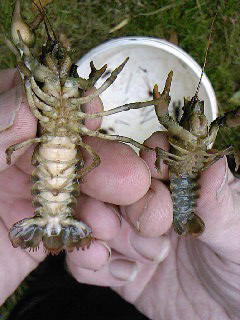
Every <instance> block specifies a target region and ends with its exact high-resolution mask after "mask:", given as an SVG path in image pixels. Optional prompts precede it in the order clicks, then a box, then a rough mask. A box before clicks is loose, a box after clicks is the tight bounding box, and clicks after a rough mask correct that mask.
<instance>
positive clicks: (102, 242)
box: [98, 240, 112, 261]
mask: <svg viewBox="0 0 240 320" xmlns="http://www.w3.org/2000/svg"><path fill="white" fill-rule="evenodd" d="M98 242H99V243H101V244H102V245H103V246H104V247H105V248H106V249H107V250H108V261H109V260H110V258H111V254H112V250H111V248H110V247H109V245H108V244H107V243H106V242H105V241H103V240H98Z"/></svg>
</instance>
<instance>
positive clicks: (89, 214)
mask: <svg viewBox="0 0 240 320" xmlns="http://www.w3.org/2000/svg"><path fill="white" fill-rule="evenodd" d="M75 217H76V218H77V219H79V220H82V221H84V223H86V224H87V225H88V226H89V227H90V228H91V229H92V232H93V236H94V238H97V239H100V240H103V241H107V240H111V239H113V238H114V237H116V235H117V234H118V233H119V231H120V228H121V217H120V214H119V213H118V212H117V209H116V208H115V207H114V206H113V205H108V204H106V203H103V202H101V201H99V200H96V199H94V198H91V197H88V196H86V195H83V194H82V195H80V197H79V199H78V205H77V208H76V211H75Z"/></svg>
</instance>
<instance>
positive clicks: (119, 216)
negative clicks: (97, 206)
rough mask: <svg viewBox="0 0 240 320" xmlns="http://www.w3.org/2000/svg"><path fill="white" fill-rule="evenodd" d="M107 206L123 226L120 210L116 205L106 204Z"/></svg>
mask: <svg viewBox="0 0 240 320" xmlns="http://www.w3.org/2000/svg"><path fill="white" fill-rule="evenodd" d="M106 206H107V207H108V208H109V209H111V210H112V211H113V212H114V214H115V215H116V216H117V217H118V219H119V221H120V225H121V224H122V216H121V214H120V212H119V210H118V209H117V206H114V205H112V204H109V203H106Z"/></svg>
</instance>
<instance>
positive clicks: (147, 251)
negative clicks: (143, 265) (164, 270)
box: [129, 232, 170, 263]
mask: <svg viewBox="0 0 240 320" xmlns="http://www.w3.org/2000/svg"><path fill="white" fill-rule="evenodd" d="M129 239H130V243H131V245H132V246H133V248H134V249H135V250H136V251H137V252H138V253H139V254H140V255H141V256H143V257H144V258H145V259H147V260H150V261H151V262H156V263H159V262H161V261H163V260H164V259H165V258H166V257H167V255H168V253H169V250H170V241H169V239H168V237H167V236H161V237H158V238H143V237H140V236H138V235H137V234H136V233H135V232H131V234H130V236H129Z"/></svg>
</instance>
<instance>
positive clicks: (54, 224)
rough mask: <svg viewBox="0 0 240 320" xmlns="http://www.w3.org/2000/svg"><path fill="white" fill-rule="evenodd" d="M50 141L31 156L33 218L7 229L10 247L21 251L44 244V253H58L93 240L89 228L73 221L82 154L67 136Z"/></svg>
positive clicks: (82, 245)
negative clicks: (33, 168) (63, 249)
mask: <svg viewBox="0 0 240 320" xmlns="http://www.w3.org/2000/svg"><path fill="white" fill-rule="evenodd" d="M48 138H49V137H48ZM49 140H50V141H49V142H46V143H41V144H40V145H39V146H37V147H36V149H35V150H34V154H33V164H34V165H35V166H36V169H35V170H34V171H33V174H32V178H33V181H34V182H35V183H34V185H33V187H32V194H33V195H35V198H34V199H33V206H34V207H35V208H36V209H35V211H34V213H35V215H34V217H32V218H28V219H23V220H21V221H19V222H17V223H16V224H15V225H14V226H13V228H12V229H11V230H10V239H11V241H12V244H13V246H15V247H17V246H19V245H20V246H21V247H22V248H28V247H33V248H35V247H37V246H38V245H39V242H41V241H43V244H44V247H45V248H46V249H47V250H49V251H51V252H52V253H57V252H58V251H59V250H61V249H62V248H66V249H68V250H72V249H73V248H74V247H77V248H79V247H84V246H86V245H88V244H90V241H91V239H92V237H91V229H90V228H89V227H88V226H87V225H86V224H84V223H83V222H80V221H78V220H76V219H74V218H73V207H75V204H76V196H78V195H79V193H80V189H79V184H78V172H79V170H80V169H81V166H82V157H81V153H80V152H78V150H77V148H76V145H75V144H74V143H73V142H71V139H70V138H69V137H67V136H65V137H51V138H50V139H49Z"/></svg>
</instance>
